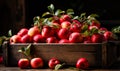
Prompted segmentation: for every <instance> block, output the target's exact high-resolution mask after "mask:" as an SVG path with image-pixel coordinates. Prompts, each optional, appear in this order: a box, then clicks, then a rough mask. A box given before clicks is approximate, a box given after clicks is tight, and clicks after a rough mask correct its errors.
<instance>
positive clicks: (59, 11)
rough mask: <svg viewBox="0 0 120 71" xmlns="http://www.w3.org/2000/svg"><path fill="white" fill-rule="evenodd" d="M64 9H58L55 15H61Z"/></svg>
mask: <svg viewBox="0 0 120 71" xmlns="http://www.w3.org/2000/svg"><path fill="white" fill-rule="evenodd" d="M63 12H64V11H62V10H61V9H58V10H56V12H55V15H56V16H59V15H60V14H61V13H63Z"/></svg>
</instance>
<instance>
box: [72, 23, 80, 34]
mask: <svg viewBox="0 0 120 71" xmlns="http://www.w3.org/2000/svg"><path fill="white" fill-rule="evenodd" d="M70 31H71V32H78V33H80V32H81V25H80V24H71V25H70Z"/></svg>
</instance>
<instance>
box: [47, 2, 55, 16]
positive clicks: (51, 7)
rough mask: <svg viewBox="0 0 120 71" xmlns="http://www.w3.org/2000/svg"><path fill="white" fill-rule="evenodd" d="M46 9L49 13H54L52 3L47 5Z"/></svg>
mask: <svg viewBox="0 0 120 71" xmlns="http://www.w3.org/2000/svg"><path fill="white" fill-rule="evenodd" d="M48 10H49V11H50V13H52V14H54V5H53V4H50V5H49V6H48Z"/></svg>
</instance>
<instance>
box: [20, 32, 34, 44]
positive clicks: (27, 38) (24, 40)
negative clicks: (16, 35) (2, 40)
mask: <svg viewBox="0 0 120 71" xmlns="http://www.w3.org/2000/svg"><path fill="white" fill-rule="evenodd" d="M21 42H22V43H31V42H32V37H31V36H30V35H28V34H26V35H24V36H22V37H21Z"/></svg>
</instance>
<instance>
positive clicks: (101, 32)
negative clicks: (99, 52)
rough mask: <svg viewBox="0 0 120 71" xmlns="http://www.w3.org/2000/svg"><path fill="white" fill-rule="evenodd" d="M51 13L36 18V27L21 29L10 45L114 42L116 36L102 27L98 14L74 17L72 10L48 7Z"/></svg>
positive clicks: (11, 39)
mask: <svg viewBox="0 0 120 71" xmlns="http://www.w3.org/2000/svg"><path fill="white" fill-rule="evenodd" d="M48 8H49V10H50V12H45V13H44V14H43V15H42V18H41V17H40V16H36V17H34V18H33V19H34V26H32V27H31V28H29V29H27V28H21V30H20V31H19V32H18V33H17V34H16V35H13V36H12V37H11V38H10V43H101V42H104V41H108V40H114V39H115V37H114V34H113V33H112V32H111V31H109V30H107V28H105V27H102V26H101V23H100V22H99V21H98V20H97V19H96V18H95V17H96V16H97V15H96V14H91V15H88V16H86V14H85V13H82V14H81V15H80V16H74V14H73V13H74V12H73V10H72V9H68V10H67V11H61V10H57V11H56V12H55V13H54V6H53V5H52V4H51V5H50V6H48Z"/></svg>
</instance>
